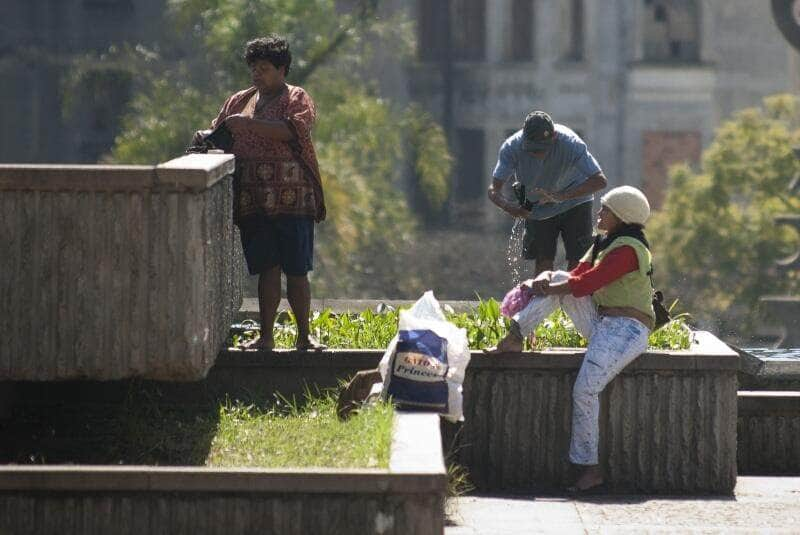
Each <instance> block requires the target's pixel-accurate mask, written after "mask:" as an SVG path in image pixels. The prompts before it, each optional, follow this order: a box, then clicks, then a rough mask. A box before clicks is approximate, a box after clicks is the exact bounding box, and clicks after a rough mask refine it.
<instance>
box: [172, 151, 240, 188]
mask: <svg viewBox="0 0 800 535" xmlns="http://www.w3.org/2000/svg"><path fill="white" fill-rule="evenodd" d="M233 170H234V157H233V156H232V155H230V154H187V155H186V156H181V157H180V158H175V159H174V160H170V161H168V162H165V163H162V164H159V165H157V166H156V180H157V181H158V183H159V185H161V186H165V187H169V188H174V189H177V190H180V189H188V190H193V191H202V190H204V189H208V188H210V187H211V186H213V185H214V184H216V183H217V182H219V181H220V180H222V179H223V178H224V177H225V176H227V175H232V174H233Z"/></svg>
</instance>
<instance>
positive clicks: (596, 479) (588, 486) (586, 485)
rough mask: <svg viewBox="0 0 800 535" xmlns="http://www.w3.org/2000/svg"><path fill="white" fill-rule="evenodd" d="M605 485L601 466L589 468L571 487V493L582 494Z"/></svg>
mask: <svg viewBox="0 0 800 535" xmlns="http://www.w3.org/2000/svg"><path fill="white" fill-rule="evenodd" d="M603 483H604V480H603V472H602V470H600V466H599V465H592V466H587V467H586V468H585V469H584V471H583V472H582V473H581V475H580V476H579V477H578V479H577V481H575V484H574V485H572V486H571V487H569V489H567V490H569V491H570V492H573V493H581V492H586V491H589V490H592V489H596V488H597V487H600V486H601V485H602V484H603Z"/></svg>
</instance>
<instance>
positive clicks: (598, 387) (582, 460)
mask: <svg viewBox="0 0 800 535" xmlns="http://www.w3.org/2000/svg"><path fill="white" fill-rule="evenodd" d="M568 277H569V274H568V273H567V272H565V271H556V272H554V273H553V279H552V280H553V282H560V281H563V280H566V279H567V278H568ZM559 306H560V307H561V308H563V309H564V312H566V313H567V315H569V317H570V318H572V322H573V323H574V324H575V328H576V329H577V330H578V332H579V333H581V335H582V336H583V337H584V338H586V339H587V340H588V342H589V343H588V347H587V348H586V355H584V357H583V363H582V364H581V369H580V371H579V372H578V378H577V379H576V380H575V386H574V388H573V389H572V401H573V402H572V440H571V441H570V447H569V459H570V461H571V462H573V463H575V464H584V465H594V464H598V456H597V444H598V440H599V435H600V424H599V418H600V392H602V391H603V389H604V388H605V387H606V385H607V384H608V383H609V382H611V380H612V379H613V378H614V377H616V376H617V375H618V374H619V372H621V371H622V369H623V368H625V366H627V365H628V364H630V363H631V362H632V361H633V360H634V359H635V358H636V357H638V356H639V355H640V354H641V353H642V352H643V351H644V350H645V349H647V339H648V336H649V335H650V329H648V328H647V327H646V326H645V325H644V324H643V323H641V322H640V321H637V320H635V319H633V318H625V317H609V316H600V314H598V312H597V307H596V306H595V304H594V302H593V301H592V298H591V297H589V296H586V297H573V296H572V295H569V294H567V295H562V296H556V295H547V296H538V297H534V298H533V299H531V302H530V303H528V306H526V307H525V308H524V309H522V310H521V311H520V312H518V313H517V314H516V315H515V316H514V321H516V322H517V323H518V324H519V327H520V332H521V333H522V335H523V336H527V335H528V334H529V333H530V332H531V331H533V329H534V328H535V327H536V325H538V324H539V323H541V322H542V320H544V319H545V318H546V317H547V316H549V315H550V314H551V313H552V312H553V311H554V310H556V309H557V308H558V307H559Z"/></svg>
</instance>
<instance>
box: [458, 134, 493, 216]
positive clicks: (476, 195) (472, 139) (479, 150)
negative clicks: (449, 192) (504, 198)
mask: <svg viewBox="0 0 800 535" xmlns="http://www.w3.org/2000/svg"><path fill="white" fill-rule="evenodd" d="M456 140H457V142H458V155H457V159H458V165H457V167H458V169H457V174H456V184H455V198H456V200H459V201H471V200H475V199H480V198H482V197H483V196H484V195H486V169H484V168H483V163H484V162H483V149H484V134H483V130H479V129H468V128H460V129H458V130H457V131H456Z"/></svg>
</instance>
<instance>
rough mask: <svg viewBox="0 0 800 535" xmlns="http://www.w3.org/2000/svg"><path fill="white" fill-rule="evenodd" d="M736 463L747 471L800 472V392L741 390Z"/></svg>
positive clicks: (791, 473) (776, 473) (757, 473)
mask: <svg viewBox="0 0 800 535" xmlns="http://www.w3.org/2000/svg"><path fill="white" fill-rule="evenodd" d="M738 415H739V416H738V421H737V436H738V448H737V463H738V467H739V473H742V474H748V475H764V474H773V475H778V474H780V475H800V392H797V391H795V392H779V391H759V392H757V391H741V392H739V396H738Z"/></svg>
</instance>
